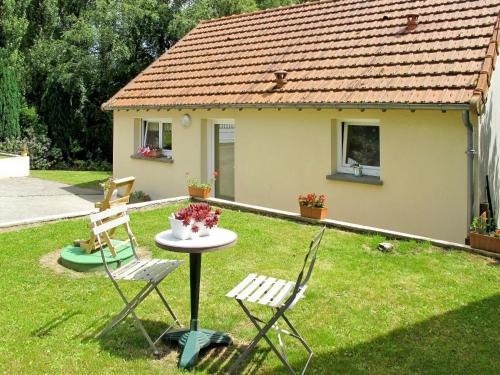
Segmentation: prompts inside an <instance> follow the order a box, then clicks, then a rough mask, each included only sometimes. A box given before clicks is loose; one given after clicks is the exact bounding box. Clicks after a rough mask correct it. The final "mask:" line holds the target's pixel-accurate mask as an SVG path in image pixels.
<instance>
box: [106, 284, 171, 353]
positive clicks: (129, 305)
mask: <svg viewBox="0 0 500 375" xmlns="http://www.w3.org/2000/svg"><path fill="white" fill-rule="evenodd" d="M113 284H114V285H115V287H116V289H117V290H118V292H119V294H120V296H121V298H122V300H123V302H124V303H125V307H124V308H123V309H122V311H120V312H119V313H118V314H117V315H116V316H115V317H114V318H113V319H112V320H111V321H110V322H109V323H108V324H107V325H106V327H105V328H104V329H103V330H102V332H101V333H100V334H99V335H98V336H97V338H101V337H103V336H104V335H105V334H106V333H107V332H109V331H110V330H111V329H113V328H114V327H115V326H116V325H117V324H118V323H120V322H121V321H123V319H125V318H126V317H127V316H128V315H132V317H133V322H134V325H135V326H136V328H137V329H139V330H140V331H141V333H142V334H143V336H144V337H145V338H146V340H147V342H148V344H149V346H150V347H151V349H152V350H153V353H154V355H156V356H158V355H159V354H160V352H159V350H158V348H157V347H156V343H157V342H158V341H160V339H161V338H162V336H164V335H165V334H166V333H167V332H169V331H170V330H171V329H172V326H169V327H168V328H167V329H166V330H165V331H164V332H163V333H162V334H161V335H160V336H159V337H158V338H157V339H156V340H155V341H153V340H152V339H151V337H150V336H149V334H148V333H147V331H146V329H145V328H144V326H143V324H142V323H141V321H140V320H139V318H138V317H137V315H136V314H135V312H134V310H135V309H136V307H137V306H139V304H140V303H141V302H142V301H144V300H145V299H146V298H147V296H148V295H149V294H150V293H151V292H152V291H153V290H156V292H157V293H158V295H159V296H160V299H161V300H162V302H163V304H164V305H165V307H166V308H167V309H168V311H169V312H170V315H172V318H173V319H174V320H175V322H176V323H177V324H178V325H179V326H181V324H180V323H179V320H178V319H177V317H176V316H175V314H174V312H173V310H172V309H171V308H170V306H169V304H168V303H167V300H166V299H165V297H164V296H163V294H162V293H161V292H160V290H159V289H158V285H157V284H154V283H151V282H149V283H147V284H146V285H145V286H144V287H143V288H142V289H141V291H140V292H139V293H138V294H137V295H136V296H135V297H134V298H133V299H132V300H130V301H128V300H127V298H126V297H125V295H124V294H123V292H122V291H121V289H120V287H119V286H118V284H117V283H116V282H113Z"/></svg>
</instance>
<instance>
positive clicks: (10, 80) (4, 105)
mask: <svg viewBox="0 0 500 375" xmlns="http://www.w3.org/2000/svg"><path fill="white" fill-rule="evenodd" d="M19 111H20V95H19V88H18V85H17V79H16V74H15V71H14V69H13V68H12V67H11V66H9V64H8V63H7V60H6V59H0V141H2V140H5V139H6V138H11V137H19V136H20V135H21V130H20V127H19Z"/></svg>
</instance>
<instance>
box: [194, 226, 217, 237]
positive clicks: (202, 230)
mask: <svg viewBox="0 0 500 375" xmlns="http://www.w3.org/2000/svg"><path fill="white" fill-rule="evenodd" d="M198 225H199V227H200V231H199V232H198V233H199V234H200V237H204V236H210V232H211V231H212V229H214V228H217V225H215V226H213V227H212V228H209V227H207V226H206V225H205V223H200V224H198Z"/></svg>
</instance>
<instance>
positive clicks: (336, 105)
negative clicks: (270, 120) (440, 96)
mask: <svg viewBox="0 0 500 375" xmlns="http://www.w3.org/2000/svg"><path fill="white" fill-rule="evenodd" d="M290 108H294V109H317V110H320V109H362V110H365V109H380V110H388V109H406V110H417V109H418V110H441V111H447V110H470V109H471V104H470V103H462V104H460V103H458V104H453V103H448V104H435V103H415V104H409V103H359V104H357V103H316V104H315V103H272V104H269V103H266V104H253V103H252V104H234V103H228V104H212V105H208V104H204V105H184V104H179V105H138V106H116V107H115V106H113V105H108V103H105V104H104V105H102V107H101V109H102V110H103V111H117V110H126V111H132V110H133V111H139V110H162V109H164V110H174V109H179V110H182V109H191V110H196V109H202V110H212V109H290Z"/></svg>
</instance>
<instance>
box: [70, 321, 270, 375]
mask: <svg viewBox="0 0 500 375" xmlns="http://www.w3.org/2000/svg"><path fill="white" fill-rule="evenodd" d="M109 318H111V317H107V316H103V317H100V318H98V319H96V320H95V321H94V322H92V323H91V324H89V325H88V326H87V327H85V328H84V329H83V330H82V331H81V332H80V333H79V334H77V335H75V336H74V338H77V337H80V338H81V340H82V342H88V341H96V342H98V343H99V345H100V346H101V348H102V349H103V350H105V351H107V352H109V353H111V354H112V355H114V356H117V357H120V358H123V359H126V360H134V359H138V358H151V359H156V357H155V356H154V355H153V353H152V351H151V349H150V347H149V345H148V343H147V342H146V339H145V338H144V336H143V335H142V334H141V333H140V331H139V330H138V329H137V328H136V327H135V326H134V324H133V321H132V320H131V319H130V318H127V319H126V320H125V321H123V322H121V323H120V324H119V325H118V326H116V327H115V328H114V329H112V330H111V331H110V332H108V334H106V335H105V336H104V337H101V338H96V337H97V335H98V334H99V333H100V332H101V330H102V329H103V328H104V327H105V325H106V324H107V322H108V319H109ZM140 320H141V322H142V324H143V325H144V328H145V329H146V331H147V332H148V333H149V334H150V336H151V337H152V338H153V339H156V338H157V337H158V335H160V334H161V333H162V332H163V331H164V330H165V329H166V328H167V324H166V323H163V322H157V321H151V320H144V319H140ZM157 346H158V349H159V350H160V359H162V358H165V357H170V359H169V360H171V361H173V362H175V363H177V362H178V361H179V359H180V355H181V347H180V346H179V345H178V344H176V343H169V344H165V343H164V342H163V341H160V342H159V343H158V344H157ZM246 347H247V346H246V345H245V344H238V343H233V344H232V345H230V346H228V347H226V346H222V345H215V346H210V347H207V348H204V349H202V350H201V351H200V354H199V357H198V362H197V365H196V370H198V371H205V372H207V373H209V374H222V373H226V372H227V371H228V370H229V368H230V367H231V366H232V365H233V363H234V362H235V361H236V360H237V358H238V357H239V355H240V354H241V353H242V352H243V351H244V350H245V349H246ZM269 352H270V349H268V348H265V347H262V348H258V349H257V350H256V351H255V352H254V353H253V354H252V355H251V356H250V359H249V360H247V361H245V363H244V364H243V366H244V367H245V368H244V369H242V368H240V369H241V371H240V372H238V373H240V374H242V373H243V374H254V373H256V372H258V370H259V368H260V367H261V364H262V363H263V362H264V360H265V359H266V357H267V355H268V353H269Z"/></svg>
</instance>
